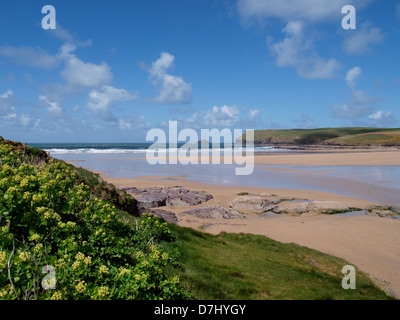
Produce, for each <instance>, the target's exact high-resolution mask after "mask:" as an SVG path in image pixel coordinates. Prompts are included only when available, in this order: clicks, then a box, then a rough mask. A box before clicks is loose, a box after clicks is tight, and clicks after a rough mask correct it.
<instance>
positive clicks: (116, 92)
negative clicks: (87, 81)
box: [86, 86, 138, 120]
mask: <svg viewBox="0 0 400 320" xmlns="http://www.w3.org/2000/svg"><path fill="white" fill-rule="evenodd" d="M137 97H138V95H137V93H134V92H130V91H127V90H124V89H117V88H114V87H111V86H102V87H101V88H100V89H94V90H92V91H91V92H90V93H89V102H88V103H87V105H86V107H87V108H89V109H90V110H92V111H93V112H94V113H95V114H97V115H100V116H102V117H103V118H104V117H105V118H106V119H108V120H110V119H113V117H112V115H111V113H110V107H111V106H113V105H114V104H115V103H117V102H122V101H132V100H135V99H137Z"/></svg>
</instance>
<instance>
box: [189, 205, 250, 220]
mask: <svg viewBox="0 0 400 320" xmlns="http://www.w3.org/2000/svg"><path fill="white" fill-rule="evenodd" d="M182 214H187V215H191V216H194V217H197V218H200V219H243V218H244V216H243V215H242V214H241V213H239V212H237V211H235V210H233V209H230V208H224V207H221V206H217V205H215V206H205V207H201V208H194V209H190V210H187V211H184V212H182Z"/></svg>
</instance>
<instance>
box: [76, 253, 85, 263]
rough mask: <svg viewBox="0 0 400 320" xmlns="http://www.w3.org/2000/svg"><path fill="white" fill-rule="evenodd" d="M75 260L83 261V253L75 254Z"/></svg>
mask: <svg viewBox="0 0 400 320" xmlns="http://www.w3.org/2000/svg"><path fill="white" fill-rule="evenodd" d="M75 259H76V260H77V261H80V260H83V259H85V255H84V254H83V253H81V252H78V253H77V254H76V256H75Z"/></svg>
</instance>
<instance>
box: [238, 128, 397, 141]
mask: <svg viewBox="0 0 400 320" xmlns="http://www.w3.org/2000/svg"><path fill="white" fill-rule="evenodd" d="M399 130H400V129H393V128H352V127H348V128H319V129H292V130H256V131H255V132H254V140H255V143H256V144H300V145H306V144H322V143H325V142H330V143H332V144H343V145H347V144H349V145H359V144H362V145H365V144H367V145H368V144H370V145H398V144H400V142H399V141H398V140H396V139H393V138H394V137H393V136H392V135H390V134H386V133H389V132H390V131H399ZM371 133H374V134H371ZM375 133H381V135H382V136H381V137H379V135H376V134H375ZM365 134H368V135H367V136H365ZM356 136H358V137H356ZM377 136H378V137H377ZM244 137H245V134H244V135H243V138H244ZM386 141H388V142H389V143H386Z"/></svg>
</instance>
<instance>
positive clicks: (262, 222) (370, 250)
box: [100, 150, 400, 298]
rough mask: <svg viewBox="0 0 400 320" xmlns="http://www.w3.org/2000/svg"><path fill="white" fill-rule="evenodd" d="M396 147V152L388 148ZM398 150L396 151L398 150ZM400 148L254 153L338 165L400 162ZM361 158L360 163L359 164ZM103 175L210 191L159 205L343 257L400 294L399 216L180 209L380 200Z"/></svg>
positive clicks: (226, 228)
mask: <svg viewBox="0 0 400 320" xmlns="http://www.w3.org/2000/svg"><path fill="white" fill-rule="evenodd" d="M388 152H391V153H388ZM393 152H394V153H395V156H393V155H394V153H393ZM388 155H391V157H388ZM399 155H400V150H399V151H393V150H391V151H385V152H376V150H374V151H372V152H371V151H367V153H364V152H354V151H353V152H347V153H345V154H340V155H336V156H335V155H334V154H331V153H308V154H294V153H291V154H268V155H257V156H256V157H255V159H256V163H257V164H258V163H259V164H261V165H263V164H265V163H266V162H267V163H268V164H271V162H273V163H275V164H282V165H285V164H289V163H290V164H291V165H296V164H297V165H298V166H301V165H304V163H305V162H307V161H311V160H312V162H311V165H313V166H318V164H323V165H326V163H331V162H334V163H335V165H336V166H340V165H344V164H347V165H348V164H352V165H358V166H362V165H364V166H365V165H395V166H398V165H400V157H399ZM356 163H357V164H356ZM100 175H101V177H102V178H103V179H104V180H105V181H107V182H109V183H112V184H114V185H115V186H117V187H119V188H121V187H137V188H146V187H151V186H160V185H161V186H167V187H176V186H181V187H185V188H187V189H189V190H194V191H201V192H207V193H209V194H211V195H213V197H214V198H213V199H212V200H210V201H208V202H206V203H203V204H201V205H197V206H192V207H178V206H176V207H159V208H157V209H163V210H168V211H172V212H174V213H175V214H176V216H177V218H178V225H179V226H182V227H188V228H193V229H197V230H201V231H203V232H207V233H211V234H219V233H220V232H229V233H250V234H257V235H264V236H267V237H269V238H271V239H273V240H276V241H280V242H283V243H292V242H293V243H296V244H299V245H302V246H306V247H308V248H311V249H315V250H318V251H320V252H323V253H327V254H330V255H333V256H336V257H340V258H343V259H345V260H347V261H348V262H350V263H351V264H354V265H355V266H356V267H358V268H359V269H361V270H362V271H364V272H366V273H367V274H369V275H370V277H371V278H372V279H374V280H375V281H376V283H377V284H378V285H379V286H380V287H381V288H383V289H385V291H387V292H389V293H391V294H392V295H394V296H395V297H397V298H399V297H400V269H399V267H400V232H399V231H400V221H399V220H397V219H389V218H381V217H375V216H357V217H346V216H338V215H321V214H312V213H311V214H303V215H298V216H291V215H285V214H282V215H276V216H271V217H260V216H259V215H257V214H251V213H249V214H247V215H246V219H240V220H220V219H199V218H195V217H193V216H186V215H183V214H181V213H182V212H183V211H186V210H188V209H191V208H197V207H202V206H208V205H220V206H223V207H227V206H228V204H229V203H230V202H231V201H232V200H234V199H235V198H237V197H238V194H240V193H243V192H246V193H249V194H261V193H271V194H276V195H278V196H280V197H283V198H285V197H287V198H296V199H309V200H315V201H337V202H340V203H342V204H344V205H346V206H348V207H356V208H362V209H363V208H368V207H371V206H374V205H378V204H377V203H375V202H373V201H368V200H364V199H360V198H357V197H350V196H344V195H338V194H335V193H330V192H325V191H312V190H305V189H276V188H275V189H274V188H259V187H250V186H220V185H218V184H206V183H203V182H200V181H193V180H188V179H186V178H185V177H184V176H174V177H171V176H163V175H150V176H142V177H137V178H113V177H108V176H106V175H105V174H104V173H100Z"/></svg>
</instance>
